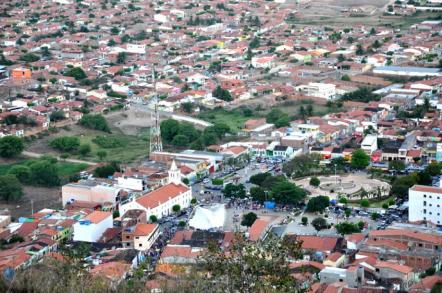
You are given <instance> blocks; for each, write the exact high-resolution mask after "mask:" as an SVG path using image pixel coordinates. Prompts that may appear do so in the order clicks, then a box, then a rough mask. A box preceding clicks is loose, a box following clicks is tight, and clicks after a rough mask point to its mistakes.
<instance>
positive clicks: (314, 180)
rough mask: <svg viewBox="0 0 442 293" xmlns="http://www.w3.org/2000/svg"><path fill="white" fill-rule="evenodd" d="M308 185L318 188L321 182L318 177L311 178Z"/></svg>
mask: <svg viewBox="0 0 442 293" xmlns="http://www.w3.org/2000/svg"><path fill="white" fill-rule="evenodd" d="M309 183H310V185H311V186H315V187H318V186H319V184H321V181H320V180H319V178H318V177H312V178H310V182H309Z"/></svg>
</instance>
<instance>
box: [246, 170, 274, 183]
mask: <svg viewBox="0 0 442 293" xmlns="http://www.w3.org/2000/svg"><path fill="white" fill-rule="evenodd" d="M271 176H272V174H271V173H269V172H266V173H257V174H255V175H252V176H250V179H249V180H250V183H252V184H255V185H259V186H262V183H263V182H264V181H265V180H266V179H267V178H268V177H271Z"/></svg>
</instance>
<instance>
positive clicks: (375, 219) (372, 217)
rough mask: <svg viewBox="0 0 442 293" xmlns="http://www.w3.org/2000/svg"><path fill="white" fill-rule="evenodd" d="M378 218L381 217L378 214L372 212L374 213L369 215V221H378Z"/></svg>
mask: <svg viewBox="0 0 442 293" xmlns="http://www.w3.org/2000/svg"><path fill="white" fill-rule="evenodd" d="M380 216H381V215H379V214H378V213H376V212H374V213H372V214H371V219H372V220H373V221H377V220H378V219H379V217H380Z"/></svg>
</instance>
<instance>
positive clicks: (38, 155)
mask: <svg viewBox="0 0 442 293" xmlns="http://www.w3.org/2000/svg"><path fill="white" fill-rule="evenodd" d="M22 154H23V155H24V156H26V157H30V158H37V159H38V158H41V157H43V156H45V155H44V154H38V153H34V152H28V151H24V152H23V153H22ZM56 158H57V160H60V161H66V162H69V163H76V164H87V165H89V166H96V165H97V163H94V162H89V161H83V160H76V159H62V158H60V157H56Z"/></svg>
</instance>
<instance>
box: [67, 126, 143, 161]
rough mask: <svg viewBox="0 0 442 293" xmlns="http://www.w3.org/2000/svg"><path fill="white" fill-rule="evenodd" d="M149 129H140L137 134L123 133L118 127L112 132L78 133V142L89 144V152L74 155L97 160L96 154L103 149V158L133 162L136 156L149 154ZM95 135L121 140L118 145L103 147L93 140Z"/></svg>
mask: <svg viewBox="0 0 442 293" xmlns="http://www.w3.org/2000/svg"><path fill="white" fill-rule="evenodd" d="M148 130H149V129H142V130H140V131H139V133H138V135H136V136H133V135H125V134H123V133H122V132H121V131H120V130H119V129H113V130H112V134H104V133H103V134H99V135H97V133H96V132H87V131H86V132H85V133H84V134H82V135H80V137H79V138H80V142H81V143H82V144H83V143H87V144H89V145H90V146H91V149H92V151H91V153H90V155H88V156H86V157H81V156H75V157H76V158H79V159H85V160H90V161H99V158H98V156H97V152H98V151H105V152H106V153H107V156H106V158H105V159H104V160H107V161H119V162H123V163H128V162H133V161H135V160H136V159H137V158H140V157H143V156H147V155H148V154H149V135H148V134H149V132H148ZM97 136H106V137H109V138H110V139H115V140H118V141H119V142H121V145H120V146H117V147H110V148H103V147H100V146H99V145H98V144H96V143H95V142H94V141H93V140H94V139H95V138H96V137H97Z"/></svg>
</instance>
